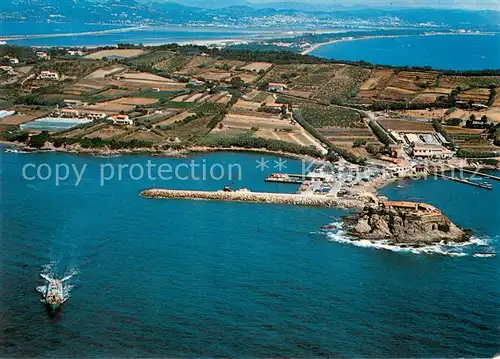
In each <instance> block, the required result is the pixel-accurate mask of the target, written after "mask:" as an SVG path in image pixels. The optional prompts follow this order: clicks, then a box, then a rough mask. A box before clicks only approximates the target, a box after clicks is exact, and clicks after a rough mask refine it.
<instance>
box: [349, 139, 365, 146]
mask: <svg viewBox="0 0 500 359" xmlns="http://www.w3.org/2000/svg"><path fill="white" fill-rule="evenodd" d="M364 145H366V140H361V139H357V140H354V142H353V143H352V147H361V146H364Z"/></svg>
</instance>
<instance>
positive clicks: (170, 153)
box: [0, 140, 318, 161]
mask: <svg viewBox="0 0 500 359" xmlns="http://www.w3.org/2000/svg"><path fill="white" fill-rule="evenodd" d="M0 145H4V146H11V147H15V148H16V149H17V150H19V151H23V152H26V153H43V152H61V153H70V154H74V155H89V156H102V157H106V156H122V155H140V154H142V155H151V156H155V157H156V156H158V157H188V156H190V155H196V154H203V153H215V152H234V153H249V154H265V155H271V156H281V157H286V158H291V159H299V160H309V161H314V160H316V161H318V159H317V158H315V157H311V156H308V155H302V154H298V153H291V152H283V151H271V150H268V149H265V148H246V147H208V146H192V147H186V148H184V149H179V150H163V151H159V150H155V149H153V148H149V147H144V148H134V149H128V148H126V149H110V148H107V147H103V148H83V147H80V146H71V147H54V146H52V145H48V146H45V147H43V148H41V149H36V148H33V147H29V146H26V145H24V144H21V143H16V142H9V141H2V140H0Z"/></svg>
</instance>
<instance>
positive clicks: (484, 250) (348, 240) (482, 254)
mask: <svg viewBox="0 0 500 359" xmlns="http://www.w3.org/2000/svg"><path fill="white" fill-rule="evenodd" d="M328 227H331V228H333V229H331V230H321V233H323V234H325V235H326V237H327V238H328V240H329V241H332V242H336V243H340V244H347V245H353V246H356V247H361V248H371V249H377V250H386V251H391V252H398V253H408V254H424V255H436V256H449V257H466V256H472V257H474V258H493V257H496V251H495V249H494V247H493V246H492V245H491V244H492V242H493V239H491V238H479V237H475V236H472V237H471V239H470V240H469V241H467V242H462V243H453V242H447V243H445V242H440V243H436V244H429V245H424V246H412V245H410V244H395V243H392V242H391V241H389V240H367V239H359V238H356V237H354V236H352V235H350V234H349V233H348V228H347V226H346V225H345V223H343V222H342V221H338V222H334V223H331V224H330V225H329V226H328Z"/></svg>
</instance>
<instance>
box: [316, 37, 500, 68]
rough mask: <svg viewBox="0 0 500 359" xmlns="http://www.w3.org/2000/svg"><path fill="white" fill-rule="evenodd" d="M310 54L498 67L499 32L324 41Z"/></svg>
mask: <svg viewBox="0 0 500 359" xmlns="http://www.w3.org/2000/svg"><path fill="white" fill-rule="evenodd" d="M310 55H314V56H319V57H325V58H328V59H337V60H349V61H361V60H363V61H367V62H370V63H373V64H380V65H392V66H406V65H408V66H431V67H432V68H435V69H450V70H482V69H500V34H496V35H434V36H405V37H395V38H371V39H363V40H354V41H343V42H337V43H334V44H329V45H324V46H322V47H320V48H318V49H316V50H315V51H313V52H311V53H310Z"/></svg>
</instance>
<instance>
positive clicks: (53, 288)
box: [37, 274, 73, 312]
mask: <svg viewBox="0 0 500 359" xmlns="http://www.w3.org/2000/svg"><path fill="white" fill-rule="evenodd" d="M40 276H41V277H42V278H43V279H45V280H46V281H47V282H48V283H47V285H45V286H41V287H37V290H38V291H39V292H40V293H42V295H43V298H42V299H40V301H41V302H42V303H45V304H47V307H48V308H49V309H51V310H52V312H54V311H56V310H57V309H58V308H60V307H61V305H62V304H63V303H64V302H65V301H66V300H67V299H68V298H69V293H67V291H66V290H65V287H64V285H63V283H64V282H65V281H67V280H68V279H70V278H71V277H72V276H73V275H68V276H66V277H64V278H62V279H54V278H50V277H49V276H47V275H45V274H40Z"/></svg>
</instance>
